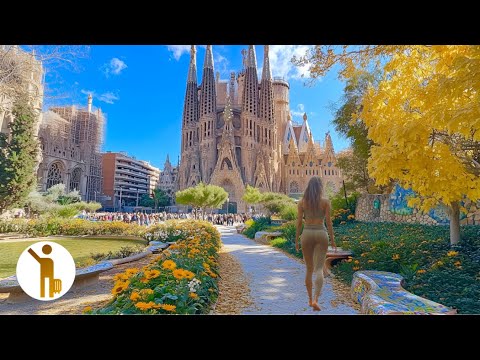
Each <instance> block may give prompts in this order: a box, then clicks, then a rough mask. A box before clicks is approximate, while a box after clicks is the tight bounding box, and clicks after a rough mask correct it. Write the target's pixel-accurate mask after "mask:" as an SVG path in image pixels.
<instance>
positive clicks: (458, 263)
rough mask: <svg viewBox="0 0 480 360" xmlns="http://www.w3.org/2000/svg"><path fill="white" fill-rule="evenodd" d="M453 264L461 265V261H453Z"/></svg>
mask: <svg viewBox="0 0 480 360" xmlns="http://www.w3.org/2000/svg"><path fill="white" fill-rule="evenodd" d="M453 265H455V266H460V265H462V262H461V261H455V262H454V263H453Z"/></svg>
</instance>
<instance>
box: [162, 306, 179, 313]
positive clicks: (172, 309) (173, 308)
mask: <svg viewBox="0 0 480 360" xmlns="http://www.w3.org/2000/svg"><path fill="white" fill-rule="evenodd" d="M162 308H163V310H165V311H170V312H175V309H176V308H177V307H176V306H175V305H169V304H163V305H162Z"/></svg>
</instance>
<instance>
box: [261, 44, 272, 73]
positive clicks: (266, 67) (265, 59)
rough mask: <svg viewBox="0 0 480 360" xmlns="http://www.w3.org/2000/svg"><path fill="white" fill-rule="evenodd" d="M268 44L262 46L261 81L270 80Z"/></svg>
mask: <svg viewBox="0 0 480 360" xmlns="http://www.w3.org/2000/svg"><path fill="white" fill-rule="evenodd" d="M269 49H270V47H269V45H265V46H264V47H263V72H262V81H263V79H266V80H272V70H271V69H270V56H269Z"/></svg>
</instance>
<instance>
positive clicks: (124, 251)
mask: <svg viewBox="0 0 480 360" xmlns="http://www.w3.org/2000/svg"><path fill="white" fill-rule="evenodd" d="M143 251H145V246H142V245H137V246H123V247H121V248H120V249H118V250H117V251H109V252H108V253H92V254H90V257H91V258H92V259H93V260H94V261H96V262H100V261H103V260H111V259H124V258H126V257H129V256H131V255H136V254H140V253H141V252H143Z"/></svg>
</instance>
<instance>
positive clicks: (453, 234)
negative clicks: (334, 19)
mask: <svg viewBox="0 0 480 360" xmlns="http://www.w3.org/2000/svg"><path fill="white" fill-rule="evenodd" d="M459 241H460V205H459V203H458V201H455V202H452V204H451V206H450V245H456V244H458V242H459Z"/></svg>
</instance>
